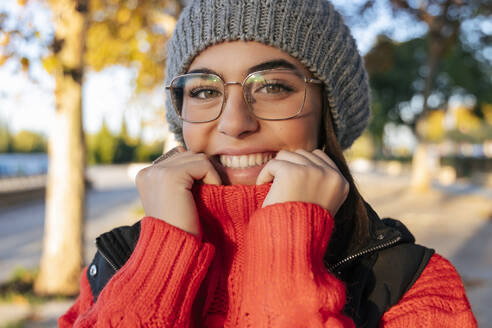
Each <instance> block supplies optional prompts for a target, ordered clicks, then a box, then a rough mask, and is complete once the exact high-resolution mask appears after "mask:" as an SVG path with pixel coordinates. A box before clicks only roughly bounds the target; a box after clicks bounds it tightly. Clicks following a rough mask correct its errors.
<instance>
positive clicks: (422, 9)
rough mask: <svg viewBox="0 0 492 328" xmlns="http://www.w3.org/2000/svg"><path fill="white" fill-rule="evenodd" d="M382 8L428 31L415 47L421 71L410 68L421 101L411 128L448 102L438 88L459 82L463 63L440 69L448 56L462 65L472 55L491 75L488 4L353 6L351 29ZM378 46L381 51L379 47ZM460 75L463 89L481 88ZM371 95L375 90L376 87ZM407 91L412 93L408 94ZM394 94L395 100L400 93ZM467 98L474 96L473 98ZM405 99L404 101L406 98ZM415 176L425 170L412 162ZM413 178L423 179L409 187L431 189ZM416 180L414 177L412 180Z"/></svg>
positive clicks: (368, 1) (458, 0) (432, 1)
mask: <svg viewBox="0 0 492 328" xmlns="http://www.w3.org/2000/svg"><path fill="white" fill-rule="evenodd" d="M381 2H384V3H385V4H387V5H389V6H390V7H391V8H392V12H393V14H394V15H395V17H398V16H406V17H410V18H411V19H412V21H414V22H416V23H423V24H425V26H426V27H427V33H426V35H425V38H424V39H423V40H425V44H421V47H420V48H421V49H422V47H423V49H424V52H422V53H420V54H419V56H420V57H421V58H420V60H419V61H420V62H423V65H422V64H420V65H414V66H411V67H413V68H414V69H415V72H413V73H411V74H412V75H415V73H416V72H418V74H419V75H420V79H418V80H415V79H411V80H412V87H413V88H416V89H419V90H418V91H419V92H418V93H419V96H420V98H421V99H420V101H418V102H419V103H420V105H418V104H416V103H414V106H413V107H419V108H417V110H415V111H414V112H413V113H410V114H411V116H412V120H411V121H412V124H413V127H414V128H415V123H416V122H417V121H418V118H419V116H421V115H425V114H426V112H427V111H428V110H429V109H432V108H438V107H440V106H441V107H442V105H443V103H445V102H446V101H447V98H446V97H445V95H443V94H442V93H441V90H440V89H442V88H440V84H446V83H445V82H446V79H449V78H459V79H461V80H463V79H464V77H463V76H461V73H463V72H465V71H466V70H467V69H468V67H467V63H469V61H468V62H467V61H463V62H460V63H459V64H457V63H458V62H457V61H454V62H453V66H448V67H446V65H442V61H443V60H444V59H445V58H446V57H448V59H449V61H452V60H451V58H450V54H451V53H454V54H456V55H457V56H458V57H460V59H463V58H462V57H463V55H464V54H465V53H468V54H470V53H471V54H472V56H471V57H469V59H473V60H475V61H478V62H480V63H481V64H482V65H479V66H481V68H483V67H484V66H485V67H486V69H485V72H488V74H490V66H491V63H492V58H490V56H487V55H486V53H487V51H489V52H490V50H491V47H490V44H491V42H490V40H491V38H492V33H491V32H490V29H487V28H485V27H484V26H485V24H486V23H487V21H490V15H491V13H492V2H490V1H489V0H477V1H463V0H427V1H424V0H421V1H406V0H365V1H362V2H359V3H358V4H357V5H355V6H356V7H357V6H358V7H357V11H358V12H359V14H360V15H359V16H358V17H357V18H355V17H356V16H355V15H354V20H353V22H354V21H355V19H357V21H358V22H357V23H355V24H366V23H367V22H368V21H370V20H372V19H374V17H375V15H377V14H378V12H377V10H375V7H377V6H376V4H377V3H381ZM352 6H353V5H352ZM398 30H399V28H394V29H393V31H394V32H393V33H395V32H396V31H398ZM389 34H390V33H389ZM387 45H388V44H386V46H387ZM380 46H382V45H381V44H380ZM457 49H458V50H457ZM379 50H380V51H382V52H383V53H384V50H385V49H384V47H382V48H380V49H379ZM459 50H463V51H464V53H460V51H459ZM386 51H388V49H386ZM413 53H415V52H413ZM375 57H376V56H373V59H375V60H377V61H379V64H381V61H382V59H380V58H379V59H378V58H375ZM388 63H389V65H390V66H391V64H392V62H391V61H389V62H388ZM393 64H394V62H393ZM383 67H384V65H383ZM394 67H396V66H394ZM464 68H465V69H464ZM446 69H447V71H448V75H447V76H444V75H443V74H442V72H443V71H445V70H446ZM465 74H467V75H468V76H469V77H470V78H471V79H472V80H471V81H469V82H472V83H465V85H467V86H471V85H473V84H474V85H476V86H480V82H479V81H477V80H476V79H475V76H474V75H473V74H468V73H465ZM400 77H401V78H403V80H404V81H403V82H406V83H408V82H409V81H408V79H406V78H405V76H403V75H402V74H400ZM486 81H487V82H488V84H489V85H490V79H489V78H487V79H486ZM443 82H444V83H443ZM374 89H377V87H375V88H374ZM408 90H411V88H410V89H408ZM488 90H489V94H491V93H490V88H489V89H488ZM470 91H471V90H470ZM397 94H398V95H399V94H400V93H397ZM472 94H473V95H476V94H475V93H472ZM385 97H386V96H384V95H381V97H380V98H379V99H376V106H375V109H376V112H375V114H376V116H375V117H376V118H378V117H379V118H381V115H384V113H385V111H386V110H388V108H389V107H385V106H384V104H382V103H381V102H380V103H378V102H377V101H378V100H379V101H382V102H384V101H385V100H384V99H383V100H381V98H385ZM391 97H392V95H390V96H389V98H391ZM407 99H408V100H409V99H410V98H407ZM393 104H394V106H391V107H392V108H393V109H394V108H395V107H396V108H398V111H399V112H400V113H404V112H405V107H406V109H407V110H406V112H407V113H408V111H409V110H410V111H412V109H411V108H409V106H406V105H405V104H402V103H396V102H395V103H393ZM407 105H408V104H407ZM479 105H480V103H479ZM386 113H388V112H386ZM381 126H382V122H381V121H377V122H374V123H373V124H372V129H373V131H375V132H381V131H382V130H381ZM414 131H415V129H414ZM416 132H417V133H416V135H417V138H418V139H419V140H420V141H421V143H420V144H419V147H420V148H422V149H421V150H420V151H418V152H417V153H419V154H424V155H425V154H426V153H427V151H426V145H425V142H422V141H423V140H422V138H421V137H422V136H420V135H419V134H418V131H416ZM419 158H420V157H419ZM422 159H423V162H427V160H426V158H425V156H422ZM420 170H426V166H425V165H422V164H421V163H420V162H418V161H417V157H416V158H415V161H414V173H417V171H420ZM418 175H419V176H420V177H424V179H420V180H419V179H413V185H414V187H415V188H417V189H422V190H425V189H427V188H428V187H429V185H430V179H429V174H421V172H419V174H418ZM415 176H416V174H414V177H415Z"/></svg>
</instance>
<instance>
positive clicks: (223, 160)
mask: <svg viewBox="0 0 492 328" xmlns="http://www.w3.org/2000/svg"><path fill="white" fill-rule="evenodd" d="M274 157H275V154H274V153H256V154H248V155H220V156H219V162H220V164H222V166H224V167H228V168H232V169H245V168H250V167H255V166H261V165H263V164H266V163H267V162H268V161H269V160H271V159H272V158H274Z"/></svg>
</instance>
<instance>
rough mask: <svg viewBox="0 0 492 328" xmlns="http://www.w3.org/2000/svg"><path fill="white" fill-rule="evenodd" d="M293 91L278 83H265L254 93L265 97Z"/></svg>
mask: <svg viewBox="0 0 492 328" xmlns="http://www.w3.org/2000/svg"><path fill="white" fill-rule="evenodd" d="M292 91H293V89H292V88H290V87H289V86H288V85H285V84H283V83H278V82H265V83H263V84H262V85H260V86H258V87H257V88H256V91H255V93H261V94H265V95H272V96H274V95H280V94H285V93H290V92H292Z"/></svg>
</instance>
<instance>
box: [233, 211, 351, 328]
mask: <svg viewBox="0 0 492 328" xmlns="http://www.w3.org/2000/svg"><path fill="white" fill-rule="evenodd" d="M333 225H334V222H333V218H332V216H331V215H330V213H329V212H328V211H327V210H325V209H324V208H322V207H320V206H318V205H315V204H310V203H302V202H286V203H278V204H273V205H270V206H267V207H265V208H261V209H259V210H257V211H256V212H255V213H254V214H253V216H252V217H251V218H250V223H249V229H248V233H247V243H248V248H247V254H246V258H245V261H246V265H245V271H244V278H243V284H244V285H243V286H244V287H243V292H244V294H243V295H244V297H243V300H242V305H241V312H242V313H240V315H239V321H240V322H239V325H238V326H239V327H355V326H354V324H353V322H352V320H351V319H349V318H348V317H346V316H344V315H343V314H342V313H341V311H342V308H343V306H344V304H345V285H344V284H343V283H342V282H341V281H339V280H337V279H336V278H335V276H334V275H332V274H330V273H329V272H328V271H327V270H326V269H325V267H324V265H323V255H324V250H325V249H326V246H327V244H328V241H329V238H330V236H331V232H332V229H333Z"/></svg>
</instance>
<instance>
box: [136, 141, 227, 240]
mask: <svg viewBox="0 0 492 328" xmlns="http://www.w3.org/2000/svg"><path fill="white" fill-rule="evenodd" d="M171 152H173V155H171V156H170V157H167V158H165V159H164V160H162V161H160V162H157V163H155V164H154V165H152V166H149V167H146V168H144V169H142V170H140V172H138V174H137V177H136V179H135V183H136V185H137V189H138V193H139V195H140V200H141V202H142V205H143V208H144V211H145V215H146V216H152V217H154V218H156V219H161V220H164V221H166V222H167V223H169V224H171V225H173V226H175V227H177V228H179V229H181V230H184V231H186V232H189V233H191V234H194V235H195V236H198V235H199V233H200V223H199V220H198V213H197V209H196V205H195V200H194V199H193V195H192V193H191V188H192V186H193V183H194V181H195V180H202V181H203V183H206V184H214V185H220V184H221V180H220V177H219V174H218V173H217V171H216V170H215V168H214V166H213V165H212V163H211V162H210V161H209V159H208V158H207V156H206V155H205V154H203V153H199V154H197V153H193V152H191V151H186V150H185V149H184V148H183V147H181V146H179V147H176V148H174V149H172V150H171V151H170V152H168V153H166V154H169V153H171Z"/></svg>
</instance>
